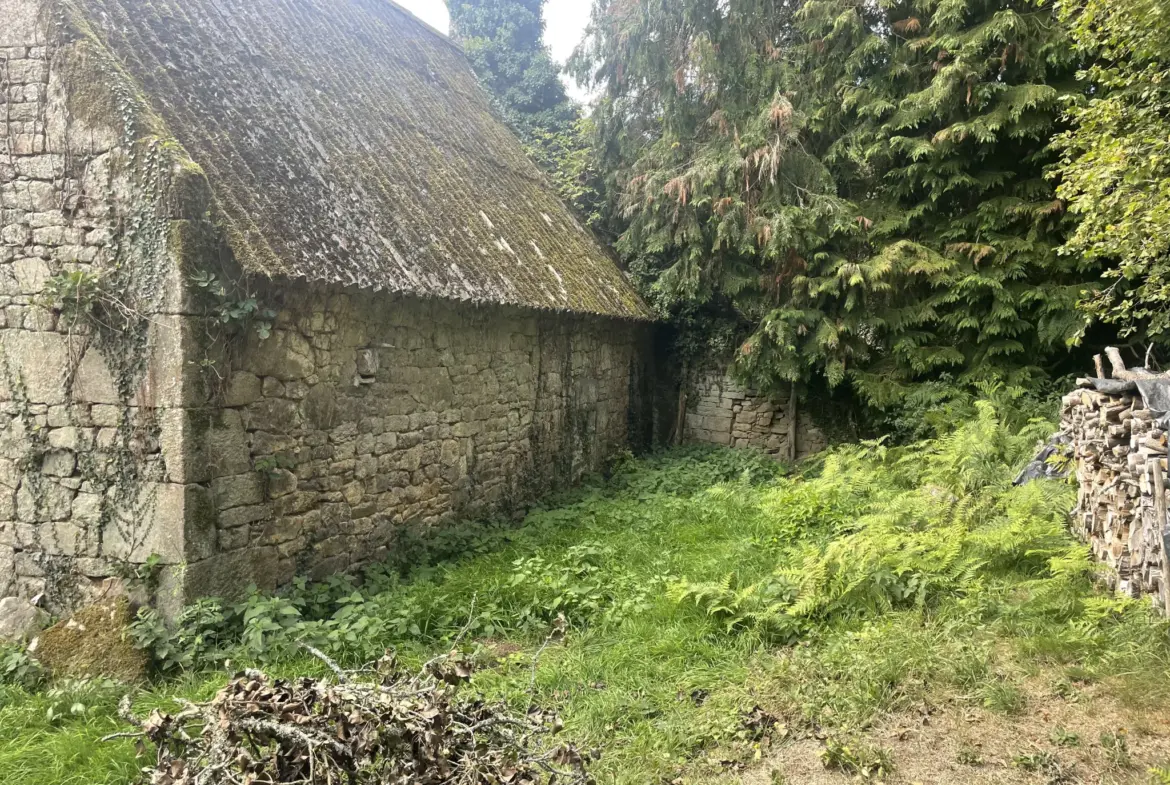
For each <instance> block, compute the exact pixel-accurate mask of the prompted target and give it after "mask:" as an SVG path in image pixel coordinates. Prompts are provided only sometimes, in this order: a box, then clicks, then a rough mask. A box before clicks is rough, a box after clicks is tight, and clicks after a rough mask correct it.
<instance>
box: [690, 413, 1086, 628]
mask: <svg viewBox="0 0 1170 785" xmlns="http://www.w3.org/2000/svg"><path fill="white" fill-rule="evenodd" d="M1000 411H1001V409H1000V408H999V407H997V405H996V404H995V403H992V402H990V401H981V402H979V403H978V404H977V405H976V407H975V412H976V415H975V417H973V418H971V419H968V420H966V421H965V422H963V423H962V424H961V425H959V426H957V427H954V428H952V429H951V430H949V431H947V432H945V433H944V434H943V435H941V436H940V437H938V438H936V439H933V440H929V441H925V442H922V443H919V444H916V445H912V446H910V447H901V448H892V447H889V446H887V445H886V444H885V443H884V442H881V441H879V442H871V443H866V444H862V445H859V446H848V447H839V448H837V449H836V450H835V451H834V452H833V453H832V454H830V455H829V456H828V457H827V458H826V460H825V464H824V470H823V472H822V474H821V476H820V477H818V478H816V479H813V480H811V481H809V482H807V483H805V484H803V485H802V486H800V488H801V491H800V497H795V496H794V494H793V493H792V491H791V490H784V491H782V490H780V489H777V490H776V491H774V492H773V494H774V495H775V496H776V497H777V499H776V503H775V504H773V503H771V502H769V501H765V502H763V503H762V505H761V506H762V507H763V509H765V510H770V511H772V513H771V514H772V515H780V514H781V512H780V511H781V510H782V509H783V508H782V506H781V504H780V503H779V500H780V499H783V501H785V502H791V501H792V500H793V499H794V498H801V499H804V500H806V501H805V502H804V503H805V505H806V506H804V507H803V508H802V509H805V510H808V509H810V508H809V506H807V499H808V498H817V497H824V498H826V499H831V500H832V504H833V505H834V507H835V508H836V509H838V510H849V511H850V512H851V514H850V515H848V516H843V517H837V518H829V519H827V520H828V521H829V522H831V523H832V531H828V532H824V533H823V535H820V536H818V535H817V532H816V531H812V530H805V531H803V532H800V531H794V533H793V538H792V539H793V540H795V542H793V543H792V544H791V545H790V547H788V548H787V549H786V552H785V553H784V555H783V556H782V558H781V560H780V563H779V564H777V566H776V568H775V569H774V570H773V572H772V573H771V574H770V575H768V576H767V577H766V578H765V579H764V580H762V581H758V582H756V583H752V584H749V585H746V586H745V585H741V583H740V580H739V577H738V576H737V575H735V574H731V575H727V576H725V578H724V579H723V580H722V581H721V582H718V583H698V584H691V583H687V582H685V581H683V582H680V583H678V584H676V586H675V587H674V589H673V592H672V598H673V599H674V600H675V601H676V602H679V603H683V604H691V605H693V606H694V607H696V608H699V609H702V610H703V611H704V612H705V613H706V614H707V615H708V616H709V617H710V618H712V619H713V620H714V621H716V622H718V623H719V624H720V625H721V627H722V629H723V630H724V631H725V632H741V631H745V630H753V631H757V632H762V631H768V632H766V633H765V634H766V635H768V636H774V634H775V633H774V631H775V630H777V629H779V630H782V631H783V632H784V633H785V634H792V633H795V632H799V631H801V630H804V629H808V628H810V627H812V626H814V625H818V624H821V623H823V622H826V621H829V620H831V619H854V618H870V617H877V616H881V615H883V614H886V613H890V612H891V611H895V610H902V609H917V610H922V611H924V610H928V609H930V608H933V607H936V606H938V605H939V604H940V603H942V602H943V601H945V600H947V599H952V598H964V597H967V596H973V595H980V594H982V593H983V592H984V591H985V590H986V588H987V586H988V585H989V580H990V579H992V578H994V577H997V576H1004V575H1012V576H1014V579H1015V580H1017V581H1020V582H1022V585H1023V586H1025V587H1026V588H1027V589H1028V590H1029V591H1030V592H1031V601H1032V602H1033V603H1034V604H1035V608H1036V609H1037V610H1038V612H1039V614H1040V615H1048V616H1051V615H1055V616H1060V617H1063V618H1071V617H1072V616H1073V615H1074V614H1076V613H1079V612H1081V611H1083V610H1084V605H1083V603H1082V602H1081V600H1080V599H1079V598H1082V597H1083V596H1084V595H1085V588H1086V585H1087V581H1088V580H1089V578H1090V575H1091V567H1090V564H1091V562H1090V561H1089V559H1088V555H1087V552H1086V551H1085V549H1084V548H1083V547H1081V546H1072V545H1070V540H1069V538H1068V536H1067V534H1066V533H1065V531H1064V523H1065V515H1066V512H1067V510H1068V509H1069V507H1070V505H1071V489H1070V488H1069V486H1067V485H1063V484H1059V483H1033V484H1031V485H1028V486H1025V487H1021V488H1016V487H1013V486H1012V478H1013V477H1014V476H1015V469H1016V467H1017V465H1018V464H1019V463H1020V462H1022V461H1024V460H1026V459H1027V456H1028V455H1029V453H1030V451H1031V450H1032V449H1033V448H1034V447H1035V444H1036V436H1037V434H1039V433H1041V432H1043V431H1044V430H1046V429H1048V428H1051V426H1050V425H1046V426H1041V424H1038V423H1030V424H1029V425H1027V426H1025V427H1024V428H1022V429H1019V428H1016V427H1014V426H1012V425H1008V424H1007V422H1005V420H1011V419H1012V418H1010V417H1004V416H1002V415H1001V414H1000ZM808 520H819V521H821V522H822V525H823V523H824V522H826V518H824V517H814V516H809V518H808Z"/></svg>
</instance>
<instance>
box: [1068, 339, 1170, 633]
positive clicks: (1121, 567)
mask: <svg viewBox="0 0 1170 785" xmlns="http://www.w3.org/2000/svg"><path fill="white" fill-rule="evenodd" d="M1107 354H1108V356H1109V359H1110V360H1111V364H1112V373H1111V376H1112V381H1110V382H1104V381H1103V380H1106V379H1108V378H1109V375H1107V374H1106V372H1105V368H1104V363H1103V362H1102V361H1101V360H1100V358H1097V377H1098V378H1096V379H1079V380H1078V381H1077V387H1078V389H1077V390H1076V391H1074V392H1072V393H1070V394H1068V395H1066V396H1065V397H1064V405H1063V409H1062V412H1061V424H1062V430H1063V431H1064V433H1065V434H1066V435H1068V436H1069V437H1070V438H1071V440H1072V445H1073V457H1074V459H1075V461H1076V473H1077V480H1078V482H1079V485H1080V494H1079V497H1078V500H1077V507H1076V510H1075V511H1074V513H1073V529H1074V531H1075V532H1076V533H1077V535H1078V536H1080V537H1081V538H1082V539H1083V540H1084V541H1085V542H1087V543H1088V544H1089V545H1090V546H1091V547H1092V550H1093V553H1094V554H1095V556H1096V557H1097V558H1098V559H1099V560H1101V561H1102V562H1104V563H1105V564H1106V565H1108V566H1109V567H1110V573H1111V577H1112V579H1113V580H1114V581H1115V588H1116V589H1117V590H1118V591H1119V592H1121V593H1124V594H1127V595H1129V596H1132V597H1143V596H1145V597H1150V598H1151V599H1152V600H1153V601H1154V602H1155V604H1156V605H1157V606H1158V608H1159V609H1162V610H1163V611H1165V612H1168V613H1170V591H1168V590H1167V586H1168V585H1170V572H1168V571H1170V563H1168V562H1167V559H1166V558H1165V551H1166V549H1167V546H1168V545H1170V521H1168V520H1167V492H1168V490H1170V489H1168V487H1167V486H1168V485H1170V483H1168V481H1167V479H1166V472H1167V460H1166V459H1167V453H1166V430H1165V425H1164V421H1163V419H1162V418H1163V415H1164V414H1165V413H1164V412H1159V411H1152V410H1151V409H1150V408H1148V406H1147V405H1146V401H1145V400H1144V399H1143V396H1142V394H1141V392H1140V391H1139V390H1138V389H1136V385H1134V384H1126V382H1137V381H1139V380H1158V379H1160V378H1166V379H1167V380H1168V381H1170V376H1167V377H1161V376H1159V375H1156V374H1152V373H1150V372H1149V371H1146V370H1143V369H1129V368H1126V367H1125V365H1124V364H1123V363H1122V362H1121V356H1120V354H1118V353H1117V351H1116V350H1114V349H1110V350H1107ZM1126 387H1129V388H1131V389H1125V388H1126Z"/></svg>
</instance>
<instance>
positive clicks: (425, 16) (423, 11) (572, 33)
mask: <svg viewBox="0 0 1170 785" xmlns="http://www.w3.org/2000/svg"><path fill="white" fill-rule="evenodd" d="M395 2H397V3H398V4H399V5H401V6H404V7H405V8H407V9H409V10H410V12H411V13H413V14H414V15H415V16H417V17H418V18H419V19H422V20H423V21H424V22H426V23H427V24H429V25H431V26H432V27H436V28H438V29H439V30H442V31H443V32H444V33H446V32H449V31H450V28H451V18H450V16H449V15H448V13H447V5H446V3H444V2H443V0H395ZM592 5H593V3H592V2H590V0H548V2H546V3H545V6H544V26H545V31H544V42H545V43H546V44H548V46H549V49H551V50H552V56H553V58H554V59H555V60H556V61H557V62H558V63H561V64H562V65H564V62H565V60H567V59H568V57H569V55H571V54H572V53H573V49H575V48H576V46H577V44H578V43H580V41H581V36H582V35H584V33H585V25H586V24H588V23H589V9H590V7H591V6H592ZM565 84H566V86H567V87H568V88H569V94H570V95H572V96H573V97H574V98H576V99H577V100H579V101H584V100H586V97H587V96H586V95H585V93H584V92H583V91H582V90H581V89H579V88H578V87H577V85H576V83H574V82H573V81H572V80H571V79H566V81H565Z"/></svg>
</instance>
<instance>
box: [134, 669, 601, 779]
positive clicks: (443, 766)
mask: <svg viewBox="0 0 1170 785" xmlns="http://www.w3.org/2000/svg"><path fill="white" fill-rule="evenodd" d="M319 656H321V658H322V659H323V660H324V661H325V662H326V663H327V664H329V666H330V668H331V669H332V670H333V672H334V677H333V678H329V679H309V678H304V679H297V680H294V681H284V680H280V679H275V680H274V679H271V678H269V677H268V676H266V675H265V674H263V673H261V672H259V671H254V670H250V671H245V672H244V673H242V674H240V675H238V676H236V677H235V678H233V679H232V680H231V681H230V682H229V683H228V685H227V686H226V687H224V688H223V689H222V690H220V692H219V693H218V694H217V695H216V696H215V698H213V699H212V700H211V701H209V702H207V703H199V704H196V703H189V702H187V703H183V704H182V710H181V711H179V712H178V713H176V714H166V713H163V712H160V711H157V710H156V711H154V712H152V713H151V714H150V716H149V717H148V718H147V719H146V720H145V721H142V720H138V719H135V718H134V716H133V715H132V713H131V711H130V709H131V706H130V701H129V699H128V698H127V699H126V700H124V701H123V706H122V709H123V711H122V715H123V717H124V718H126V719H127V720H128V721H130V722H132V723H133V724H135V725H136V726H137V727H138V729H139V730H138V731H135V732H133V733H128V734H116V735H118V736H122V737H124V736H137V737H138V738H139V745H140V746H139V750H140V752H141V753H143V754H145V753H146V751H147V745H146V744H145V743H144V742H146V741H148V742H151V743H152V744H153V746H154V748H155V762H154V764H153V765H151V766H148V767H146V768H144V769H143V774H144V776H143V782H147V783H150V784H151V785H268V784H270V783H297V784H300V783H304V784H306V785H318V783H320V784H321V785H332V784H333V783H338V785H341V784H342V783H348V784H350V785H363V784H365V783H371V784H372V783H379V785H406V783H411V785H537V783H549V785H551V784H552V783H560V784H562V785H584V784H585V783H590V782H592V780H591V779H590V777H589V776H588V774H586V772H585V763H586V761H585V760H584V758H583V756H582V755H581V754H580V753H578V752H577V750H576V749H574V748H573V747H572V746H571V745H568V744H559V745H558V744H555V743H553V742H552V740H551V737H552V735H553V734H555V733H556V732H557V731H558V730H559V729H560V721H559V719H558V718H557V717H556V716H555V715H552V714H549V713H546V712H544V711H542V710H540V709H538V708H535V707H533V708H530V709H529V710H528V712H527V713H526V714H519V713H517V712H513V711H510V710H509V708H508V707H507V706H505V705H501V704H489V703H485V702H483V701H482V700H479V699H476V698H474V697H465V696H463V695H461V694H460V687H461V686H462V685H464V684H466V682H467V681H468V680H469V678H470V677H471V673H472V666H471V663H470V662H468V661H467V660H466V659H464V658H463V657H462V656H461V655H458V654H455V653H452V654H450V655H447V656H445V657H441V658H438V659H436V660H432V661H431V662H429V663H427V665H426V666H424V668H423V670H422V672H421V673H419V674H417V675H409V674H406V673H405V672H404V671H403V670H402V669H401V668H399V667H398V666H397V665H396V663H395V661H394V659H393V658H392V657H386V658H383V659H382V660H381V661H379V662H378V663H376V664H375V665H373V666H371V667H369V668H365V669H363V670H361V671H355V672H347V671H343V670H341V669H340V668H338V667H337V666H336V664H335V663H333V662H332V661H331V660H329V659H328V658H327V657H324V656H323V655H319Z"/></svg>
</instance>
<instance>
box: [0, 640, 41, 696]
mask: <svg viewBox="0 0 1170 785" xmlns="http://www.w3.org/2000/svg"><path fill="white" fill-rule="evenodd" d="M47 675H48V674H47V673H46V672H45V668H44V666H43V665H41V663H40V662H39V661H37V660H36V659H34V658H33V656H32V655H31V654H29V653H28V650H27V649H25V648H24V647H23V646H13V645H0V684H9V685H12V686H14V687H22V688H24V689H28V690H32V689H36V688H37V687H39V686H40V685H41V684H43V683H44V682H45V679H46V677H47Z"/></svg>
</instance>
